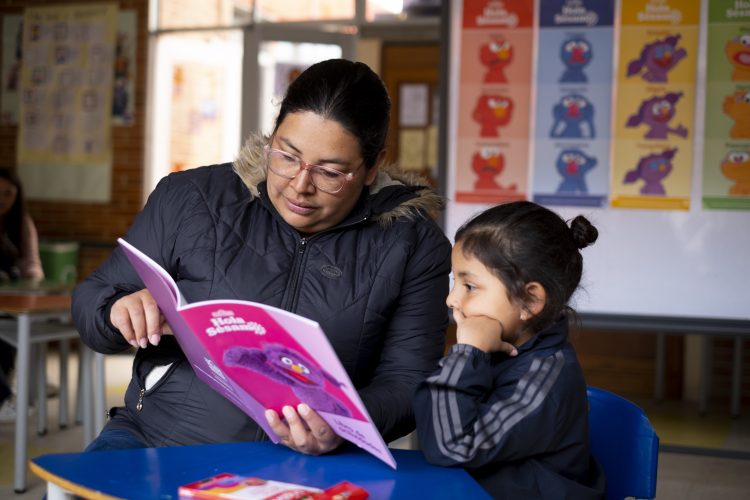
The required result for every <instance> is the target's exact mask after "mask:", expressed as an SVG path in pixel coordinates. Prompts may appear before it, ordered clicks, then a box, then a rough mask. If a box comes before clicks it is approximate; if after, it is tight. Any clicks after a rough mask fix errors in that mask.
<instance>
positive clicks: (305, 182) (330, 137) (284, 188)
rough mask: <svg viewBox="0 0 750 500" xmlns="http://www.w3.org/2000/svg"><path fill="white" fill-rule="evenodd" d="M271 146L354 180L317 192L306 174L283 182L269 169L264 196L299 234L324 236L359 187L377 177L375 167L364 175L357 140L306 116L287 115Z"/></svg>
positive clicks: (351, 205)
mask: <svg viewBox="0 0 750 500" xmlns="http://www.w3.org/2000/svg"><path fill="white" fill-rule="evenodd" d="M270 146H271V147H272V148H275V149H279V150H281V151H285V152H287V153H291V154H293V155H295V156H297V157H299V158H301V159H302V160H303V161H305V162H306V163H308V164H310V165H320V166H324V167H329V168H334V169H336V170H339V171H341V172H343V173H348V172H353V173H354V177H353V178H352V179H351V180H350V181H347V182H345V183H344V186H343V188H342V189H341V190H340V191H339V192H337V193H333V194H331V193H326V192H323V191H321V190H320V189H318V188H316V187H315V186H314V185H313V183H312V181H311V179H310V172H309V171H308V170H303V169H300V171H299V172H298V173H297V175H296V177H295V178H294V179H287V178H285V177H282V176H280V175H277V174H275V173H274V172H273V171H272V170H271V169H268V182H267V184H268V196H269V198H270V199H271V203H273V206H274V207H275V208H276V210H277V211H278V212H279V214H281V216H282V217H283V218H284V220H285V221H286V222H287V223H288V224H289V225H290V226H292V227H294V228H295V229H297V231H299V232H300V233H303V234H312V233H317V232H319V231H323V230H325V229H328V228H330V227H333V226H335V225H336V224H338V223H339V222H341V221H342V220H343V219H344V218H345V217H346V216H347V215H348V214H349V212H351V210H352V208H354V205H355V204H356V203H357V199H359V195H360V194H361V192H362V189H363V187H364V186H369V185H370V184H372V182H373V181H374V180H375V176H376V175H377V170H378V167H377V165H376V166H374V167H373V168H371V169H369V170H367V169H366V168H365V167H364V165H363V164H362V155H361V152H360V148H359V143H358V142H357V139H356V138H355V137H354V136H353V135H352V134H351V133H349V132H348V131H347V130H346V129H344V127H342V126H341V125H340V124H339V123H338V122H337V121H334V120H328V119H325V118H323V117H321V116H320V115H317V114H315V113H313V112H310V111H305V112H298V113H290V114H288V115H286V117H285V118H284V121H283V122H281V125H279V128H278V129H277V130H276V133H275V134H274V135H273V137H272V139H271V143H270Z"/></svg>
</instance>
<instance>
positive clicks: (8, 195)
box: [0, 177, 18, 216]
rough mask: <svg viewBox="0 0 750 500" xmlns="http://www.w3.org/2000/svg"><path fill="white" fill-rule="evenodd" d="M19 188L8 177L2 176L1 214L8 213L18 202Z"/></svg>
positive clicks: (0, 193) (0, 187) (0, 179)
mask: <svg viewBox="0 0 750 500" xmlns="http://www.w3.org/2000/svg"><path fill="white" fill-rule="evenodd" d="M16 196H18V188H17V187H16V186H15V185H14V184H13V183H12V182H10V181H9V180H8V179H5V178H3V177H0V216H4V215H5V214H7V213H8V212H9V211H10V209H11V208H12V207H13V204H14V203H15V202H16Z"/></svg>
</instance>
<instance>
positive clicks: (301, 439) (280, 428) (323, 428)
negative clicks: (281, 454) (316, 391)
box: [266, 403, 343, 455]
mask: <svg viewBox="0 0 750 500" xmlns="http://www.w3.org/2000/svg"><path fill="white" fill-rule="evenodd" d="M282 413H283V414H284V418H285V419H286V422H284V421H283V420H282V419H281V418H280V417H279V414H278V413H276V412H275V411H274V410H266V420H267V421H268V425H270V426H271V429H273V431H274V432H275V433H276V434H278V435H279V437H281V442H282V443H283V444H284V445H286V446H288V447H289V448H291V449H293V450H296V451H299V452H301V453H305V454H307V455H321V454H323V453H328V452H329V451H331V450H334V449H336V448H337V447H338V446H339V445H340V444H341V443H342V442H343V439H341V438H340V437H339V436H338V435H337V434H336V433H335V432H333V429H332V428H331V426H329V425H328V424H327V423H326V421H325V420H323V419H322V418H321V417H320V415H318V414H317V413H316V412H315V411H314V410H313V409H312V408H310V407H309V406H308V405H306V404H304V403H302V404H299V405H297V410H296V411H295V409H294V408H292V407H291V406H285V407H284V408H283V409H282Z"/></svg>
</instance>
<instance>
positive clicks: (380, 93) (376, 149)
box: [273, 59, 391, 168]
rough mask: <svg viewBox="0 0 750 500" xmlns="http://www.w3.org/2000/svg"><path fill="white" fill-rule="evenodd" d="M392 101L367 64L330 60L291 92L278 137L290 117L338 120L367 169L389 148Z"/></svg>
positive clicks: (300, 78) (311, 70)
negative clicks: (309, 115)
mask: <svg viewBox="0 0 750 500" xmlns="http://www.w3.org/2000/svg"><path fill="white" fill-rule="evenodd" d="M390 109H391V99H390V97H388V91H387V90H386V88H385V85H384V84H383V80H381V79H380V77H379V76H378V75H376V74H375V73H374V72H373V71H372V70H371V69H370V68H369V67H368V66H367V65H366V64H364V63H361V62H353V61H348V60H346V59H329V60H327V61H322V62H319V63H316V64H313V65H312V66H310V67H309V68H307V69H306V70H305V71H303V72H302V73H301V74H300V75H299V76H298V77H297V78H296V79H295V80H294V81H293V82H292V83H291V84H290V85H289V88H287V91H286V96H284V100H283V101H282V102H281V109H280V110H279V116H278V117H277V118H276V124H275V125H274V128H273V131H274V133H275V132H276V130H278V128H279V126H280V125H281V123H282V122H283V121H284V118H286V115H287V114H289V113H298V112H305V111H311V112H313V113H315V114H318V115H320V116H322V117H323V118H326V119H330V120H335V121H337V122H338V123H340V124H341V126H343V127H344V128H345V129H346V130H348V131H349V132H350V133H351V134H352V135H354V137H356V138H357V141H358V142H359V147H360V150H361V153H362V159H363V160H364V164H365V167H366V168H371V167H373V166H374V165H375V161H376V160H377V158H378V154H380V152H381V151H382V150H383V149H384V148H385V140H386V136H387V135H388V120H389V117H390Z"/></svg>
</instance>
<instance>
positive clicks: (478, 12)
mask: <svg viewBox="0 0 750 500" xmlns="http://www.w3.org/2000/svg"><path fill="white" fill-rule="evenodd" d="M462 16H463V17H462V31H461V35H460V37H459V38H460V48H459V49H458V50H459V61H460V68H459V98H458V120H457V121H458V128H457V141H456V143H457V147H456V184H455V185H456V193H455V200H456V201H459V202H465V203H499V202H506V201H512V200H520V199H525V198H526V193H527V191H528V180H527V179H528V168H529V166H528V164H529V162H528V150H529V112H528V110H529V109H530V105H531V88H530V87H531V71H532V64H531V63H532V58H533V45H534V40H535V36H534V32H533V19H534V7H533V2H528V1H527V0H505V1H502V2H498V1H490V0H465V1H464V2H463V12H462Z"/></svg>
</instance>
